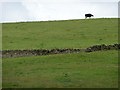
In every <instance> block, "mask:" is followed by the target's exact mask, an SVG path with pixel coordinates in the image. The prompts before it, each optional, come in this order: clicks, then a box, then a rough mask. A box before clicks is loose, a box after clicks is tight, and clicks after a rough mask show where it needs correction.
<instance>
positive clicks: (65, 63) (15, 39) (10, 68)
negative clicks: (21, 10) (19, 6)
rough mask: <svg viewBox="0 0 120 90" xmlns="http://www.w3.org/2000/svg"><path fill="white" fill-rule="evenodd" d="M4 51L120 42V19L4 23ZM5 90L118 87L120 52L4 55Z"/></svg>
mask: <svg viewBox="0 0 120 90" xmlns="http://www.w3.org/2000/svg"><path fill="white" fill-rule="evenodd" d="M2 28H3V30H2V42H3V43H2V46H3V47H2V49H3V50H24V49H54V48H60V49H61V48H87V47H89V46H92V45H99V44H115V43H118V19H117V18H100V19H86V20H85V19H81V20H63V21H46V22H19V23H18V22H17V23H3V24H2ZM2 64H3V65H2V69H3V71H2V74H3V83H2V85H3V88H117V87H118V51H117V50H108V51H96V52H91V53H86V52H81V53H71V54H56V55H46V56H44V55H43V56H30V57H17V58H3V59H2Z"/></svg>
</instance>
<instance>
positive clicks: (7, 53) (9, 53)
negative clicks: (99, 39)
mask: <svg viewBox="0 0 120 90" xmlns="http://www.w3.org/2000/svg"><path fill="white" fill-rule="evenodd" d="M119 49H120V44H114V45H105V44H102V45H94V46H91V47H88V48H86V49H70V48H66V49H51V50H47V49H38V50H3V51H0V54H2V57H3V58H10V57H24V56H39V55H50V54H64V53H79V52H94V51H101V50H119ZM0 56H1V55H0Z"/></svg>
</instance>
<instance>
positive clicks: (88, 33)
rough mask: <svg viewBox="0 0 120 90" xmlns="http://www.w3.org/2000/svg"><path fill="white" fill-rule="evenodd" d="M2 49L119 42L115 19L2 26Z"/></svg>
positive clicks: (6, 24) (70, 46) (5, 24)
mask: <svg viewBox="0 0 120 90" xmlns="http://www.w3.org/2000/svg"><path fill="white" fill-rule="evenodd" d="M2 28H3V31H2V35H3V49H4V50H6V49H14V50H15V49H53V48H85V47H89V46H91V45H96V44H114V43H117V42H118V20H117V19H116V18H108V19H86V20H84V19H81V20H68V21H47V22H21V23H4V24H3V25H2Z"/></svg>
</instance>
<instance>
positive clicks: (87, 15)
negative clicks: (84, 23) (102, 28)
mask: <svg viewBox="0 0 120 90" xmlns="http://www.w3.org/2000/svg"><path fill="white" fill-rule="evenodd" d="M87 17H89V18H90V17H93V15H92V14H85V18H87Z"/></svg>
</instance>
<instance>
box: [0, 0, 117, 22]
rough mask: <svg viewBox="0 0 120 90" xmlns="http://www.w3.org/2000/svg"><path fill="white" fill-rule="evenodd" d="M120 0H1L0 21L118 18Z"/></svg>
mask: <svg viewBox="0 0 120 90" xmlns="http://www.w3.org/2000/svg"><path fill="white" fill-rule="evenodd" d="M118 1H119V0H1V1H0V22H21V21H49V20H68V19H84V18H85V14H87V13H91V14H93V15H94V17H93V18H117V17H118Z"/></svg>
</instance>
